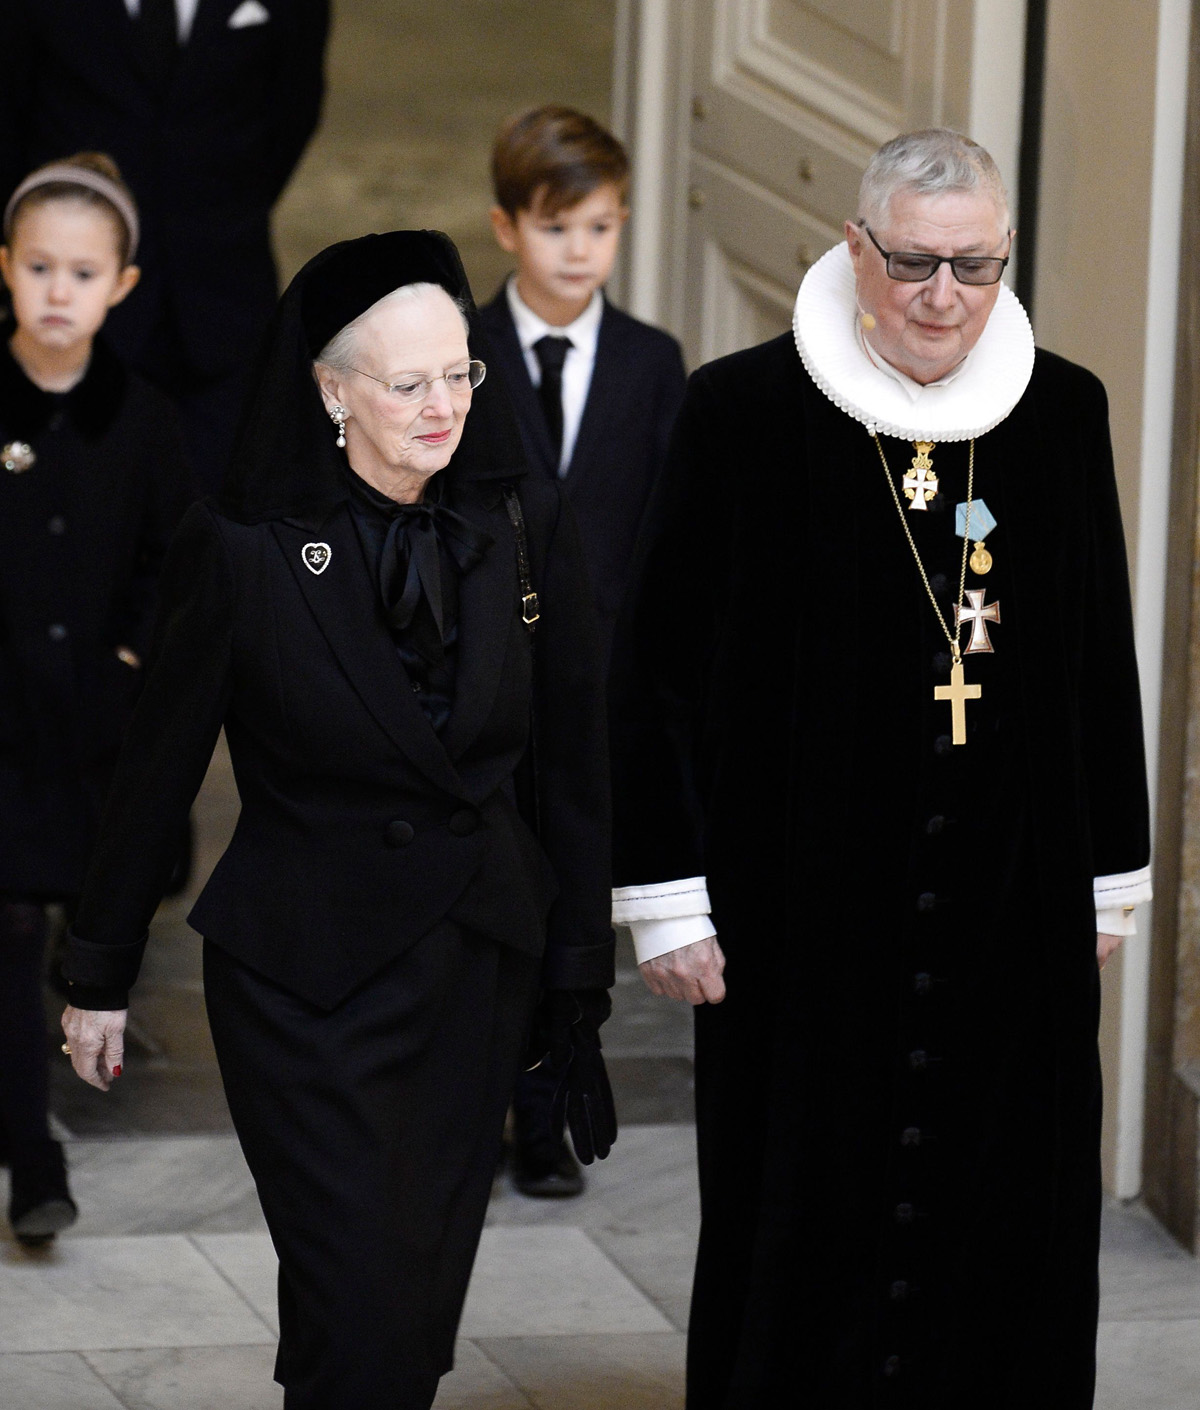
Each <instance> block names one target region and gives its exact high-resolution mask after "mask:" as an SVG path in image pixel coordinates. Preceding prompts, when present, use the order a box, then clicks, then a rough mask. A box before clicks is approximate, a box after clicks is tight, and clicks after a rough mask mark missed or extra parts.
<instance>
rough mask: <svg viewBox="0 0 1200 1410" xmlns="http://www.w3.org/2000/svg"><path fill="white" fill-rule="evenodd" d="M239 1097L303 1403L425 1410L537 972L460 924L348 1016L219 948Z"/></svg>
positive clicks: (283, 1361)
mask: <svg viewBox="0 0 1200 1410" xmlns="http://www.w3.org/2000/svg"><path fill="white" fill-rule="evenodd" d="M204 960H205V969H204V975H205V994H206V997H207V1001H208V1011H209V1021H210V1023H211V1025H212V1033H213V1040H214V1043H215V1046H216V1051H217V1058H218V1060H219V1062H220V1066H221V1074H222V1078H223V1080H224V1084H225V1092H226V1095H227V1097H228V1100H229V1107H230V1111H231V1113H232V1116H233V1122H234V1126H235V1127H236V1129H237V1133H238V1137H239V1139H240V1141H241V1144H242V1149H243V1151H244V1153H245V1156H246V1161H247V1163H248V1165H249V1167H250V1170H251V1172H252V1174H253V1176H254V1179H255V1183H256V1184H257V1187H258V1194H259V1199H260V1200H261V1202H262V1207H263V1212H264V1214H265V1216H266V1221H267V1225H268V1228H269V1229H270V1232H271V1237H272V1240H273V1241H274V1244H275V1249H276V1252H277V1253H278V1255H279V1264H280V1269H279V1322H280V1333H281V1335H280V1345H279V1356H278V1359H277V1362H276V1370H275V1378H276V1380H278V1381H279V1382H280V1383H281V1384H282V1385H283V1386H284V1387H285V1391H286V1399H285V1405H286V1407H287V1410H341V1407H345V1410H427V1407H428V1406H430V1405H431V1404H432V1402H433V1399H434V1396H435V1394H436V1392H437V1382H438V1378H439V1377H440V1376H441V1375H443V1374H444V1373H445V1372H446V1371H447V1370H449V1369H450V1367H451V1365H452V1364H453V1352H454V1338H455V1334H456V1331H457V1328H458V1322H459V1318H460V1315H461V1312H462V1305H463V1301H464V1299H465V1297H466V1291H467V1283H468V1280H469V1278H470V1274H471V1267H472V1264H473V1262H474V1258H475V1251H476V1248H477V1246H478V1242H479V1235H480V1231H481V1229H482V1227H483V1222H484V1217H485V1214H486V1212H487V1202H488V1196H489V1193H490V1189H491V1184H492V1179H493V1176H494V1173H495V1168H496V1161H497V1159H498V1156H499V1152H500V1144H501V1138H502V1134H503V1127H504V1117H505V1111H506V1108H507V1105H508V1101H509V1096H510V1093H511V1090H512V1086H513V1083H514V1080H515V1077H516V1073H517V1070H518V1067H519V1063H520V1059H521V1056H522V1054H523V1045H524V1042H525V1038H526V1034H527V1031H528V1024H529V1018H530V1014H531V1011H532V1006H533V1002H534V999H535V997H536V993H537V985H538V969H539V966H538V962H537V961H536V960H533V959H531V958H530V957H529V956H526V955H522V954H519V953H517V952H515V951H513V950H511V949H509V948H507V947H503V946H500V945H497V944H495V943H494V942H493V941H491V940H488V939H486V938H484V937H481V936H479V935H476V934H474V933H472V932H469V931H467V930H464V929H463V928H462V927H460V926H458V925H455V924H454V923H452V922H449V921H444V922H442V923H441V924H439V925H437V926H435V927H434V928H433V929H432V930H431V931H429V932H428V933H427V934H426V935H425V936H424V937H423V938H422V939H421V940H420V941H418V942H417V944H415V945H414V946H413V947H412V948H411V949H409V950H407V951H406V952H405V953H404V954H403V955H402V956H401V957H400V958H399V959H397V960H395V961H394V962H393V963H391V964H390V965H389V966H388V967H387V968H386V969H384V970H383V971H382V972H381V973H380V974H379V975H377V976H376V977H375V978H373V979H372V980H371V981H370V982H369V983H367V984H365V985H364V986H362V987H361V988H359V989H358V990H356V991H355V992H354V993H352V994H351V995H350V996H349V997H348V998H347V999H345V1000H344V1001H343V1002H342V1003H341V1004H340V1005H339V1006H338V1007H337V1008H335V1009H334V1010H333V1011H332V1012H328V1011H325V1010H322V1009H318V1008H316V1007H314V1006H313V1005H311V1004H309V1003H307V1002H305V1001H304V1000H303V999H300V998H297V997H296V996H295V995H293V994H290V993H288V992H287V991H286V990H284V989H282V988H279V987H278V986H276V985H274V984H272V983H271V982H270V981H268V980H266V979H264V978H262V977H261V976H260V975H258V974H256V973H254V971H252V970H250V969H248V968H247V967H246V966H244V965H243V964H241V963H240V962H239V961H237V960H235V959H234V958H232V957H231V956H230V955H228V954H226V953H225V952H224V951H222V950H221V949H220V948H219V946H218V945H217V944H215V943H211V942H208V943H206V945H205V951H204Z"/></svg>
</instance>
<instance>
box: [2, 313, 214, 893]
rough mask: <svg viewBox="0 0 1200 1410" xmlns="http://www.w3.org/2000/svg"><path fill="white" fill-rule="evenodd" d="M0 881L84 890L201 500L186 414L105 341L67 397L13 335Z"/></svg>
mask: <svg viewBox="0 0 1200 1410" xmlns="http://www.w3.org/2000/svg"><path fill="white" fill-rule="evenodd" d="M15 440H19V441H21V442H23V443H26V444H28V445H29V446H31V447H32V449H33V452H34V454H35V455H36V457H37V458H36V461H35V463H34V465H33V466H32V468H31V469H29V470H27V471H25V472H24V473H21V474H11V473H5V472H3V471H0V891H8V892H10V893H30V894H36V895H60V896H62V895H71V894H73V893H76V892H78V890H79V887H80V885H81V883H82V880H83V869H84V865H85V861H86V857H87V852H88V848H89V847H90V845H91V841H92V837H93V834H94V831H95V827H96V822H97V818H98V814H99V809H100V804H101V802H102V800H103V797H104V788H105V787H106V784H107V780H108V776H109V774H110V772H111V769H112V765H113V763H114V762H115V760H116V756H117V752H118V749H119V748H120V742H121V735H122V732H123V730H124V728H125V726H126V724H127V723H128V720H129V714H130V712H131V710H132V708H133V703H134V699H135V698H136V693H137V689H138V685H139V682H140V675H141V673H140V672H139V671H137V670H134V669H132V668H131V667H129V666H127V665H125V664H123V663H122V662H121V661H119V660H118V659H117V657H116V654H115V652H116V648H117V647H120V646H126V647H130V648H132V649H133V650H134V651H135V652H137V653H138V654H139V655H141V656H143V657H144V656H145V654H146V652H147V650H148V649H149V643H150V633H151V628H152V624H153V619H154V610H155V604H156V600H157V580H158V573H159V570H160V568H161V566H162V561H163V557H164V555H165V553H166V548H167V544H168V542H169V540H170V538H171V535H172V533H173V532H174V530H175V528H176V526H177V524H178V522H179V520H180V518H181V517H182V515H183V512H184V510H185V508H186V507H187V503H188V500H189V498H190V486H189V482H188V480H187V476H186V473H185V470H184V467H183V455H182V450H181V447H180V443H179V433H178V429H177V427H176V424H175V416H174V411H173V409H172V408H171V407H170V405H169V404H168V403H167V401H166V398H165V397H163V396H162V395H161V394H160V393H159V392H157V391H155V389H154V388H153V387H150V386H148V385H147V384H146V383H144V382H143V381H141V379H140V378H137V377H135V376H133V375H132V374H130V373H127V372H126V371H125V369H124V368H123V367H122V366H121V364H120V363H119V362H118V361H117V359H116V358H115V357H114V356H113V354H112V353H111V352H110V351H109V350H108V349H107V348H106V347H105V346H104V345H103V343H99V342H98V343H97V344H96V348H95V351H94V354H93V357H92V362H91V365H90V367H89V369H88V371H87V374H86V376H85V377H84V378H83V380H82V381H81V382H80V383H79V384H78V386H76V387H75V388H74V389H73V390H72V391H71V392H69V393H68V394H66V395H65V396H52V395H49V394H47V393H45V392H42V391H40V390H39V389H38V388H37V387H35V386H34V384H33V383H32V382H30V381H29V379H28V378H27V377H26V376H25V374H24V372H23V371H22V370H21V369H20V367H19V366H18V365H17V363H16V362H15V361H14V360H13V358H12V355H11V354H10V352H9V350H8V342H7V339H6V338H4V337H2V336H0V445H7V444H9V443H11V442H13V441H15Z"/></svg>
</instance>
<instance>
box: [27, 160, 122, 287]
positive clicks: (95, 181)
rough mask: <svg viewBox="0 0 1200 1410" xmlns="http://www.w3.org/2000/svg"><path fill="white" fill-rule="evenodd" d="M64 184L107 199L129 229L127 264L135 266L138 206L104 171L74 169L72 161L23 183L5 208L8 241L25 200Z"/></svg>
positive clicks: (39, 173)
mask: <svg viewBox="0 0 1200 1410" xmlns="http://www.w3.org/2000/svg"><path fill="white" fill-rule="evenodd" d="M60 182H61V183H63V184H64V185H67V186H85V187H86V188H87V189H88V190H89V191H94V192H95V193H96V195H97V196H103V197H104V199H105V200H106V201H107V202H108V203H109V205H110V206H112V207H113V209H114V210H115V211H116V212H117V214H118V215H119V216H120V217H121V219H122V220H123V221H124V222H125V230H126V232H127V233H128V235H129V254H128V256H127V261H126V262H127V263H129V264H132V263H133V257H134V255H136V254H137V247H138V237H139V235H140V233H141V232H140V229H139V225H138V213H137V207H136V206H135V205H134V204H133V202H132V201H131V200H130V199H129V197H128V196H127V195H126V193H125V192H124V191H123V190H122V189H121V187H120V186H118V185H117V183H116V182H115V181H113V180H111V179H110V178H109V177H107V176H105V175H104V174H103V173H102V172H99V171H92V170H91V168H90V167H86V166H72V165H71V164H70V163H69V162H57V163H56V164H55V165H54V166H44V167H42V169H41V170H40V171H35V172H34V173H33V174H32V175H30V176H27V177H26V178H25V180H24V181H22V182H21V184H20V186H18V187H17V189H16V190H15V191H14V192H13V193H12V195H11V196H10V197H9V201H8V205H6V206H5V207H4V238H5V240H8V239H9V238H10V236H11V235H12V222H13V214H14V213H15V211H16V209H17V207H18V206H19V205H20V204H21V202H22V201H23V200H24V199H25V197H26V196H28V195H29V193H30V192H31V191H36V190H37V189H38V188H39V187H40V186H52V185H57V184H58V183H60Z"/></svg>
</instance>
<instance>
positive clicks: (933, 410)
mask: <svg viewBox="0 0 1200 1410" xmlns="http://www.w3.org/2000/svg"><path fill="white" fill-rule="evenodd" d="M792 332H793V334H794V336H795V339H796V348H797V351H798V352H799V353H800V360H801V361H802V362H803V363H804V366H805V368H806V369H807V371H808V375H809V376H810V377H811V378H812V379H813V381H814V382H815V383H816V384H817V386H818V387H820V389H821V390H822V391H823V392H824V393H825V395H826V396H827V397H828V398H829V400H830V401H831V402H833V404H834V405H835V406H836V407H839V408H840V409H841V410H842V411H844V412H845V413H846V415H847V416H852V417H853V418H854V419H855V421H861V422H862V424H863V425H864V426H865V427H866V428H867V430H868V431H869V432H870V433H871V434H872V435H874V434H875V433H876V432H878V433H879V434H880V435H884V436H897V437H899V439H900V440H905V441H969V440H971V439H972V437H975V436H982V435H985V434H986V433H987V432H988V431H990V430H991V429H992V427H993V426H998V425H999V424H1000V422H1001V421H1003V420H1004V418H1005V417H1006V416H1007V415H1008V414H1009V412H1010V411H1011V410H1012V409H1013V407H1014V406H1016V404H1017V402H1019V401H1020V400H1021V397H1022V396H1023V395H1024V394H1025V388H1026V387H1027V386H1028V385H1029V379H1030V377H1031V376H1032V375H1033V353H1034V344H1033V329H1032V328H1031V327H1030V326H1029V319H1028V317H1027V316H1026V313H1025V310H1024V309H1023V308H1022V307H1021V304H1020V301H1019V300H1018V298H1017V296H1016V295H1015V294H1014V293H1013V291H1012V290H1011V289H1010V288H1009V287H1008V285H1007V284H1001V286H1000V297H999V298H998V299H997V300H996V306H995V308H994V309H993V310H992V313H991V317H990V318H989V319H988V321H987V327H986V328H985V329H984V330H983V335H982V336H981V337H980V339H979V341H978V343H976V344H975V347H974V348H973V349H972V351H971V353H970V356H969V357H968V358H967V360H966V362H965V364H964V365H963V368H962V371H961V372H960V373H959V374H958V375H957V376H956V377H955V378H954V379H953V380H952V381H948V382H946V383H945V385H943V386H933V387H926V388H925V390H924V391H923V392H922V394H921V396H920V397H919V398H918V400H917V401H916V402H913V401H911V400H910V399H909V397H908V395H907V394H906V393H905V391H904V389H903V388H902V387H901V386H900V384H899V383H898V382H896V381H895V380H894V379H893V378H892V377H889V376H888V374H887V373H886V372H882V371H880V370H879V368H877V367H875V366H873V365H872V363H871V360H870V358H869V357H867V355H866V353H865V352H864V351H863V349H862V346H861V344H860V342H859V338H858V303H857V294H856V290H855V284H854V266H853V264H852V263H851V261H850V250H849V247H848V246H847V244H846V242H845V241H844V240H843V241H842V243H841V244H840V245H835V246H834V248H833V249H832V250H830V251H828V253H826V254H824V255H822V256H821V258H820V259H819V260H818V261H817V262H816V264H814V265H813V266H812V268H811V269H810V270H809V271H808V273H807V274H806V275H805V276H804V282H803V283H802V284H801V285H800V292H799V293H798V294H797V295H796V308H795V311H794V313H793V314H792Z"/></svg>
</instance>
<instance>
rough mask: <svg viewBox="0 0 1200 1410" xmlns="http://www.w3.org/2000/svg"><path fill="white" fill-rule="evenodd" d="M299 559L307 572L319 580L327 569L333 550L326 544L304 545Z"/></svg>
mask: <svg viewBox="0 0 1200 1410" xmlns="http://www.w3.org/2000/svg"><path fill="white" fill-rule="evenodd" d="M300 557H301V559H302V561H303V563H304V566H305V567H306V568H307V569H308V571H309V572H310V573H315V574H316V575H317V577H318V578H319V577H320V576H321V574H322V573H323V572H324V571H325V569H326V568H328V567H329V560H330V559H331V558H332V557H333V549H332V548H330V547H329V545H328V544H327V543H306V544H305V545H304V547H303V548H302V549H301V550H300Z"/></svg>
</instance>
